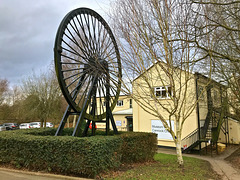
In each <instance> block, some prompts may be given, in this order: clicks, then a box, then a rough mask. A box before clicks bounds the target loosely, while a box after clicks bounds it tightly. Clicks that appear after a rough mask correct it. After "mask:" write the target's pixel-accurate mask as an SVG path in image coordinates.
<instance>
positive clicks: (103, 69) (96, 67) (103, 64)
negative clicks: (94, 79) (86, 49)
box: [84, 55, 108, 76]
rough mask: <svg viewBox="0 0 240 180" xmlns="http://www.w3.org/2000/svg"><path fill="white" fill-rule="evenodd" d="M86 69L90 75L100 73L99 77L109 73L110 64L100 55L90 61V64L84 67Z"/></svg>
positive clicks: (92, 57)
mask: <svg viewBox="0 0 240 180" xmlns="http://www.w3.org/2000/svg"><path fill="white" fill-rule="evenodd" d="M84 69H85V70H87V71H88V72H89V73H92V72H98V76H100V75H102V74H106V73H107V72H108V63H107V61H106V60H104V59H102V58H101V56H100V55H94V56H91V57H90V58H89V59H88V64H85V65H84Z"/></svg>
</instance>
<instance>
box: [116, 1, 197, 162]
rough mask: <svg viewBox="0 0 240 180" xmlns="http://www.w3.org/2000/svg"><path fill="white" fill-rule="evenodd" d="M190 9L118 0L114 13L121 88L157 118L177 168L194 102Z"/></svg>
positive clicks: (180, 5) (194, 51) (178, 4)
mask: <svg viewBox="0 0 240 180" xmlns="http://www.w3.org/2000/svg"><path fill="white" fill-rule="evenodd" d="M192 8H194V7H192V6H191V4H189V3H186V2H184V3H182V1H181V0H179V1H178V0H176V1H171V0H165V1H158V0H148V1H147V0H118V1H117V3H115V6H114V9H113V13H112V15H113V17H114V19H113V21H114V29H115V31H116V33H117V37H119V39H118V40H119V44H120V49H121V53H122V62H123V67H124V72H125V73H124V77H123V79H124V80H123V86H124V90H125V91H126V92H127V93H129V94H131V96H132V98H133V99H134V100H135V101H136V103H137V104H138V105H139V106H140V107H141V108H142V109H143V110H145V111H146V112H148V113H149V114H151V115H153V116H154V117H156V118H158V119H160V120H161V122H162V123H163V125H164V127H165V129H166V130H167V131H168V132H169V133H170V134H171V136H172V138H173V141H174V143H175V145H176V152H177V161H178V163H179V165H180V166H182V165H183V158H182V151H181V138H182V130H183V126H184V123H185V122H186V120H187V119H188V117H189V116H190V115H191V113H192V112H193V111H194V109H195V108H196V104H197V100H196V96H195V95H196V92H195V90H194V89H193V88H192V84H194V81H193V79H194V76H193V74H192V73H193V69H194V63H192V62H194V60H195V59H197V58H198V53H199V52H198V50H197V49H196V48H195V47H194V44H193V43H192V38H193V36H192V31H193V30H192V29H191V28H192V26H190V24H191V22H192V21H193V17H192V14H191V9H192ZM126 81H128V82H129V83H126ZM129 84H131V85H129ZM159 85H161V88H162V89H161V90H160V91H158V90H157V89H156V86H159ZM162 99H166V100H164V101H163V100H162ZM172 121H174V126H175V130H174V129H172V126H173V124H172Z"/></svg>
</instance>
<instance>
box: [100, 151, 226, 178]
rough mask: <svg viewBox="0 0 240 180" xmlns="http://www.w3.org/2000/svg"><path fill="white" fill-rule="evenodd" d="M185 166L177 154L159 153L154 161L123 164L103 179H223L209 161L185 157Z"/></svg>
mask: <svg viewBox="0 0 240 180" xmlns="http://www.w3.org/2000/svg"><path fill="white" fill-rule="evenodd" d="M183 159H184V168H179V167H178V164H177V162H176V160H177V158H176V155H169V154H162V153H158V154H156V155H155V156H154V161H152V162H148V163H142V164H132V165H124V164H123V165H122V166H121V168H120V169H118V170H117V171H114V172H108V173H106V174H102V176H101V177H99V178H101V179H109V180H110V179H116V180H117V179H119V180H125V179H126V180H127V179H132V180H133V179H137V180H138V179H140V180H158V179H161V180H164V179H174V180H182V179H184V180H188V179H189V180H190V179H191V180H193V179H194V180H196V179H221V177H219V176H218V175H217V174H216V173H215V172H214V171H213V170H212V168H211V165H210V163H209V162H207V161H204V160H200V159H196V158H191V157H184V158H183Z"/></svg>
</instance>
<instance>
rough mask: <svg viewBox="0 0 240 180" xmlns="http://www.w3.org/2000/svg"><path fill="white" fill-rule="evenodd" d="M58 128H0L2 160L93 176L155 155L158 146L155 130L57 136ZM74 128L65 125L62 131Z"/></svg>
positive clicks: (67, 133)
mask: <svg viewBox="0 0 240 180" xmlns="http://www.w3.org/2000/svg"><path fill="white" fill-rule="evenodd" d="M55 132H56V129H52V128H49V129H30V130H16V131H6V132H1V133H0V144H1V145H0V164H8V165H12V166H14V167H17V168H21V167H24V168H28V169H30V170H36V171H51V172H56V173H60V174H75V175H84V176H89V177H94V176H95V175H97V174H99V173H100V172H103V171H105V170H108V169H111V168H116V167H119V166H120V164H121V163H123V162H124V163H125V162H139V161H146V160H150V159H153V155H154V153H155V151H156V147H157V146H156V135H155V134H152V133H126V132H125V133H120V134H119V135H114V136H103V135H101V136H100V135H97V136H92V137H85V138H79V137H72V136H58V137H55V136H53V135H54V134H55ZM71 132H72V129H64V132H63V135H69V134H71ZM100 134H101V133H100Z"/></svg>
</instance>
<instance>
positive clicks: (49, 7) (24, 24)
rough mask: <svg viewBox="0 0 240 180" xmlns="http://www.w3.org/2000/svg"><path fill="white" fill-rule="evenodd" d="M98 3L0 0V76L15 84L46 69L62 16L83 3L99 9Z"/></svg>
mask: <svg viewBox="0 0 240 180" xmlns="http://www.w3.org/2000/svg"><path fill="white" fill-rule="evenodd" d="M106 1H107V0H106ZM101 5H102V6H106V5H107V3H106V2H105V0H102V1H97V0H95V3H93V2H92V1H89V0H81V1H80V0H68V1H66V0H41V1H33V0H21V1H20V0H1V4H0V78H7V79H8V80H9V81H10V83H12V84H16V83H17V82H19V80H20V79H21V78H23V77H24V76H26V75H29V74H30V73H31V72H32V71H33V70H38V69H42V68H46V67H47V66H48V65H50V64H51V63H52V61H53V56H54V54H53V46H54V40H55V35H56V32H57V28H58V26H59V24H60V22H61V20H62V19H63V17H64V16H65V15H66V14H67V13H68V12H69V11H71V10H73V9H75V8H78V7H83V6H84V7H89V8H92V9H95V10H97V11H102V7H100V6H101ZM101 13H103V11H102V12H101ZM101 13H100V14H101Z"/></svg>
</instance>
